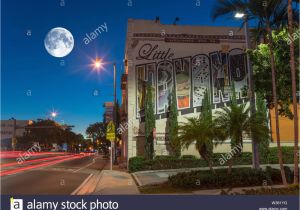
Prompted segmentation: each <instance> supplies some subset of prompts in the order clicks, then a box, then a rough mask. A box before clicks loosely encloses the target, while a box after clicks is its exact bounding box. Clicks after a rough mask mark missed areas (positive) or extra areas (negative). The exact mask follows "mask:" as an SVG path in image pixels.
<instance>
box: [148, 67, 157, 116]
mask: <svg viewBox="0 0 300 210" xmlns="http://www.w3.org/2000/svg"><path fill="white" fill-rule="evenodd" d="M146 67H147V73H146V81H147V84H149V85H151V89H152V103H153V105H154V107H153V108H154V113H155V110H156V63H151V64H147V65H146Z"/></svg>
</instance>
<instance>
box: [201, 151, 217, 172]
mask: <svg viewBox="0 0 300 210" xmlns="http://www.w3.org/2000/svg"><path fill="white" fill-rule="evenodd" d="M199 154H200V156H201V157H202V158H203V159H204V160H205V161H206V162H207V164H208V167H209V169H210V171H211V172H212V173H213V174H216V171H215V170H214V168H213V163H212V161H211V159H210V158H209V156H208V155H207V152H206V151H199Z"/></svg>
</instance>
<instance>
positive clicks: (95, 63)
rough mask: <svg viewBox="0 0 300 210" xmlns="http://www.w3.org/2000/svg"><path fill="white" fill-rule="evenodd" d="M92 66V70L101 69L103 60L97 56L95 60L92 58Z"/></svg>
mask: <svg viewBox="0 0 300 210" xmlns="http://www.w3.org/2000/svg"><path fill="white" fill-rule="evenodd" d="M92 67H93V70H97V71H99V70H101V69H103V67H104V62H103V60H102V59H100V58H98V57H97V58H96V59H95V60H93V63H92Z"/></svg>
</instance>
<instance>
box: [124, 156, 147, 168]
mask: <svg viewBox="0 0 300 210" xmlns="http://www.w3.org/2000/svg"><path fill="white" fill-rule="evenodd" d="M144 162H145V158H144V157H142V156H136V157H132V158H130V159H129V166H128V168H129V171H130V172H134V171H140V170H142V169H143V164H144Z"/></svg>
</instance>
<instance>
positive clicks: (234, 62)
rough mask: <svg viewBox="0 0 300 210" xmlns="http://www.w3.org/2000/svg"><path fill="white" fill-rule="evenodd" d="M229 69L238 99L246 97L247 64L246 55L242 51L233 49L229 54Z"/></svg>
mask: <svg viewBox="0 0 300 210" xmlns="http://www.w3.org/2000/svg"><path fill="white" fill-rule="evenodd" d="M229 69H230V74H231V79H232V81H234V85H235V90H236V92H237V94H238V96H239V98H245V97H247V90H248V77H247V63H246V55H245V53H244V51H243V50H242V49H233V50H231V51H230V52H229Z"/></svg>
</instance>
